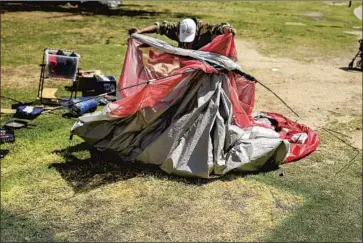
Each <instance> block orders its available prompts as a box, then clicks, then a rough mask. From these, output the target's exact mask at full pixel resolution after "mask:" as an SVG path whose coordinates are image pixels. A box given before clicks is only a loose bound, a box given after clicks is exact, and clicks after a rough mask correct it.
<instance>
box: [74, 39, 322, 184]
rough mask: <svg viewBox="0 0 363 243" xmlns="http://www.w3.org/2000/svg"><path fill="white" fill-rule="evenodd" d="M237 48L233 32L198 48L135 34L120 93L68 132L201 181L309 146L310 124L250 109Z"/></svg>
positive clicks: (313, 140)
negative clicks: (178, 45)
mask: <svg viewBox="0 0 363 243" xmlns="http://www.w3.org/2000/svg"><path fill="white" fill-rule="evenodd" d="M236 53H237V52H236V47H235V44H234V39H233V36H232V35H231V34H229V35H220V36H218V37H217V38H215V39H214V40H213V41H212V42H211V43H210V44H208V45H206V46H204V47H203V48H202V49H200V50H186V49H181V48H177V47H174V46H171V45H170V44H167V43H165V42H163V41H161V40H157V39H154V38H152V37H148V36H144V35H139V34H133V35H132V36H131V37H130V38H129V40H128V49H127V53H126V57H125V61H124V65H123V69H122V74H121V76H120V80H119V84H118V85H119V88H120V90H121V96H122V97H123V98H122V99H120V100H118V101H115V102H113V103H111V104H109V105H107V106H106V107H105V108H104V109H103V110H102V111H100V112H96V113H93V114H90V115H85V116H83V117H80V118H79V119H78V121H77V122H76V123H75V124H74V126H73V128H72V132H73V133H74V134H76V135H78V136H80V137H82V138H83V139H84V140H85V141H87V142H89V143H91V144H92V145H93V146H94V147H96V148H98V149H99V150H113V151H116V152H117V153H118V154H119V155H120V160H122V161H123V162H134V161H140V162H143V163H148V164H155V165H159V166H160V168H161V169H162V170H164V171H166V172H168V173H173V174H178V175H182V176H198V177H203V178H209V177H212V176H220V175H223V174H225V173H227V172H229V171H232V170H240V171H259V170H261V169H263V168H264V167H265V166H266V165H267V164H269V165H271V164H274V165H276V166H277V165H279V164H281V163H283V162H290V161H293V160H297V159H299V158H302V157H303V156H306V155H307V154H309V153H311V152H312V151H314V150H315V149H316V148H317V146H318V143H319V138H318V136H317V134H316V133H315V132H314V131H313V130H312V129H310V128H308V127H306V126H305V125H302V124H299V123H296V122H293V121H291V120H290V119H288V118H286V117H284V116H282V115H280V114H277V113H269V112H258V113H253V107H254V100H255V88H256V83H255V82H253V80H252V79H251V78H250V76H249V75H247V74H244V73H243V72H242V68H241V67H240V65H238V64H237V54H236Z"/></svg>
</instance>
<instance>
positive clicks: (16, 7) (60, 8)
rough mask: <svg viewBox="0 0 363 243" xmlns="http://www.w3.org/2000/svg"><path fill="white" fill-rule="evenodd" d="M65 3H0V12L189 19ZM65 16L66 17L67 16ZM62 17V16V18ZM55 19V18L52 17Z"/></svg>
mask: <svg viewBox="0 0 363 243" xmlns="http://www.w3.org/2000/svg"><path fill="white" fill-rule="evenodd" d="M66 3H67V1H29V2H17V1H7V2H2V3H0V5H1V12H2V13H3V12H20V11H43V12H61V13H70V14H69V15H73V14H84V15H105V16H128V17H134V16H140V18H148V17H150V16H158V15H161V14H168V16H169V17H171V18H187V17H191V14H188V13H179V12H173V13H171V12H165V11H164V12H163V11H161V12H160V11H155V10H152V11H148V10H140V9H138V10H136V9H132V8H133V7H140V5H136V4H122V5H121V6H119V7H118V8H116V9H110V8H108V7H107V6H106V5H104V4H101V3H100V2H98V1H86V2H81V1H70V3H71V4H72V5H73V6H75V5H78V7H77V8H74V7H65V6H64V5H65V4H66ZM143 7H152V5H143ZM69 15H67V16H69ZM192 16H193V17H196V18H198V19H201V18H203V16H202V15H195V14H193V15H192ZM62 17H64V16H62ZM52 18H57V17H52Z"/></svg>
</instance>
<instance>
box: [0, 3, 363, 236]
mask: <svg viewBox="0 0 363 243" xmlns="http://www.w3.org/2000/svg"><path fill="white" fill-rule="evenodd" d="M359 4H360V3H359V2H353V8H354V7H357V6H359ZM347 5H348V3H346V4H345V5H342V4H340V3H338V2H336V4H333V3H329V2H310V1H309V2H283V1H281V2H272V1H271V2H270V1H268V2H232V1H228V2H224V3H223V4H221V3H220V2H203V1H201V2H188V1H181V2H171V3H168V2H165V1H156V2H152V1H147V2H138V1H137V2H131V1H123V6H122V7H121V8H120V9H119V10H115V11H114V12H112V13H113V14H111V15H104V14H92V13H78V12H73V11H71V10H69V11H68V10H62V11H61V10H59V11H55V10H54V9H53V10H52V11H50V10H49V9H46V10H44V9H43V11H40V10H38V11H20V12H13V11H9V12H4V13H2V14H1V95H3V96H8V97H12V98H14V99H17V100H21V101H32V100H34V99H35V98H36V91H37V85H38V80H39V71H40V68H39V64H40V62H41V58H42V51H43V49H44V48H46V47H57V48H63V49H72V50H75V51H77V52H78V53H80V54H81V67H82V68H83V69H85V70H89V69H100V70H102V71H103V72H104V73H105V74H107V75H114V76H116V77H118V76H119V75H120V70H121V66H122V62H123V59H124V55H125V51H126V43H127V29H128V28H129V27H131V26H137V27H143V26H148V25H150V24H152V23H154V22H155V21H163V20H169V21H175V20H178V19H180V18H182V17H185V16H190V15H194V16H197V17H198V18H201V19H203V20H204V21H207V22H213V23H218V22H223V21H227V22H229V23H231V24H232V25H233V26H234V27H235V28H236V29H237V33H238V38H239V39H243V40H245V41H249V42H253V43H254V44H255V45H256V46H257V47H258V51H259V52H260V53H262V54H263V55H266V56H269V57H282V58H291V59H295V60H298V61H300V62H303V63H313V62H319V61H320V62H324V60H331V59H334V58H336V57H352V56H353V55H354V54H355V52H356V51H357V47H358V42H357V37H356V36H354V35H349V34H345V33H344V31H350V30H352V29H353V27H354V26H362V24H361V23H360V22H359V20H358V19H356V18H355V17H354V15H353V14H352V11H353V8H348V7H347ZM286 22H293V23H301V24H304V25H305V26H297V25H287V24H286ZM161 39H163V40H166V39H165V38H164V37H162V38H161ZM171 43H172V42H171ZM251 74H252V75H253V73H251ZM56 85H58V87H59V89H60V90H61V89H63V86H64V85H69V83H67V84H65V83H56ZM62 92H63V91H61V93H62ZM356 98H358V99H361V97H356ZM11 103H12V102H11V101H10V100H7V99H1V107H3V108H10V105H11ZM360 109H361V107H359V110H360ZM63 113H64V112H62V111H56V112H54V113H49V114H44V115H42V116H40V117H38V118H37V119H35V120H33V121H31V122H30V123H32V124H33V125H34V126H33V127H30V128H28V129H23V130H20V131H16V139H17V140H16V142H15V143H14V144H5V145H1V149H9V151H10V153H9V154H8V155H7V156H6V157H5V158H4V159H2V160H1V241H2V242H3V241H4V242H7V241H15V242H19V241H37V242H39V241H44V242H52V241H72V242H74V241H86V242H89V241H277V242H286V241H307V242H312V241H314V242H315V241H321V242H361V241H362V165H361V159H362V156H361V149H360V150H359V152H360V153H359V155H358V157H357V158H356V160H354V161H353V162H351V164H350V166H349V168H347V169H346V170H344V171H341V172H340V173H338V174H336V172H338V171H339V170H340V169H341V168H342V167H344V166H346V165H347V163H348V162H349V161H350V160H351V159H352V158H353V157H354V155H355V151H354V150H353V149H352V148H350V147H349V146H347V145H345V144H343V143H342V142H340V141H339V140H338V139H336V138H335V137H333V136H332V135H331V134H329V133H327V132H326V131H324V130H319V136H320V138H321V145H320V147H319V148H318V150H317V151H316V152H314V153H312V154H311V155H309V156H307V157H306V158H304V159H302V160H300V161H297V162H294V163H290V164H284V165H282V166H281V167H280V168H279V169H278V170H276V171H270V172H267V173H259V174H250V175H241V174H238V173H236V174H231V175H227V176H225V177H223V178H220V179H214V180H209V181H206V180H201V179H184V178H179V177H175V176H170V175H167V174H165V173H163V172H161V171H160V170H159V168H157V167H156V168H155V167H152V166H151V167H150V166H143V165H138V164H135V165H125V164H122V163H117V161H118V160H117V157H115V156H114V155H113V154H101V155H100V154H98V153H96V152H95V151H94V150H93V149H92V148H91V147H90V146H89V145H87V144H85V143H84V142H83V141H82V140H81V139H80V138H78V137H75V138H74V139H73V140H72V141H69V139H68V138H69V135H70V128H71V126H72V124H73V123H74V121H75V120H74V119H66V118H62V116H61V115H62V114H63ZM350 118H351V119H350V122H349V123H347V122H344V121H341V120H339V117H335V116H333V115H332V116H331V117H327V122H326V124H325V127H326V128H330V129H331V130H334V131H340V132H341V133H344V134H347V135H349V133H350V131H351V130H352V129H353V130H359V131H361V130H362V115H361V113H360V112H356V113H351V114H350ZM9 119H11V116H9V115H3V114H2V115H1V123H2V124H3V123H4V122H6V121H7V120H9ZM307 125H309V124H307ZM336 135H338V136H339V137H342V136H341V135H339V134H336Z"/></svg>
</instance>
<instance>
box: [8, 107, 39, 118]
mask: <svg viewBox="0 0 363 243" xmlns="http://www.w3.org/2000/svg"><path fill="white" fill-rule="evenodd" d="M43 111H44V108H42V107H33V106H28V105H21V106H19V107H18V108H17V109H16V112H15V114H14V117H15V118H20V119H29V120H32V119H34V118H36V117H38V116H39V115H40V114H41V113H42V112H43Z"/></svg>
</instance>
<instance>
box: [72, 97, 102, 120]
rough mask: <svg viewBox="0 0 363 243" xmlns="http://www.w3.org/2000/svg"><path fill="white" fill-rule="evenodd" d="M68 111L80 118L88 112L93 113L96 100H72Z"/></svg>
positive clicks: (83, 98)
mask: <svg viewBox="0 0 363 243" xmlns="http://www.w3.org/2000/svg"><path fill="white" fill-rule="evenodd" d="M69 109H70V111H71V113H72V114H73V115H75V116H76V117H79V116H82V115H84V114H86V113H89V112H94V111H95V110H96V109H97V99H96V98H94V99H92V98H90V97H81V98H78V99H74V100H72V102H71V103H70V105H69Z"/></svg>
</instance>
